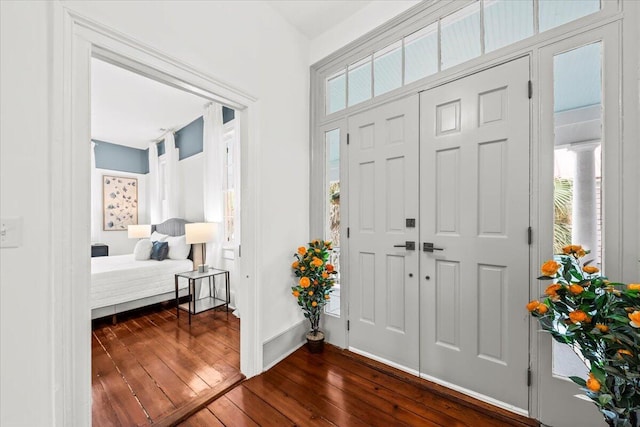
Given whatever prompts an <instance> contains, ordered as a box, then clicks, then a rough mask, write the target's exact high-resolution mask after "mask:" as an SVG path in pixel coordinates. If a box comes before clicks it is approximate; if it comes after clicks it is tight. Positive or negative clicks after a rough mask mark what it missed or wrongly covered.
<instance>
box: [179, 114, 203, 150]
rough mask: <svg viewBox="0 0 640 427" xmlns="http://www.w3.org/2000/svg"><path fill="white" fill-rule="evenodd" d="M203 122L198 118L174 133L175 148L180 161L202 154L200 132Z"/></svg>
mask: <svg viewBox="0 0 640 427" xmlns="http://www.w3.org/2000/svg"><path fill="white" fill-rule="evenodd" d="M203 130H204V120H203V119H202V117H198V118H197V119H195V120H194V121H192V122H191V123H189V124H188V125H186V126H185V127H183V128H182V129H180V130H179V131H177V132H176V134H175V139H176V147H177V148H178V149H179V152H180V156H179V157H178V158H179V159H180V160H183V159H186V158H187V157H191V156H193V155H195V154H198V153H201V152H202V132H203Z"/></svg>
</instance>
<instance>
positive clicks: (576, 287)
mask: <svg viewBox="0 0 640 427" xmlns="http://www.w3.org/2000/svg"><path fill="white" fill-rule="evenodd" d="M569 291H571V293H572V294H574V295H580V294H581V293H582V292H583V291H584V288H583V287H582V286H580V285H576V284H573V285H571V286H569Z"/></svg>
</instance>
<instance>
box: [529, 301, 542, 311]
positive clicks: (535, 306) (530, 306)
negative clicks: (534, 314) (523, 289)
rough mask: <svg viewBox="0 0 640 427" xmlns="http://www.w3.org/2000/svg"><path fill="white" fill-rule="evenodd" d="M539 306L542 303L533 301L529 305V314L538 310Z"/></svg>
mask: <svg viewBox="0 0 640 427" xmlns="http://www.w3.org/2000/svg"><path fill="white" fill-rule="evenodd" d="M539 305H540V301H538V300H533V301H531V302H530V303H529V304H527V310H529V312H531V311H534V310H535V309H536V308H538V306H539Z"/></svg>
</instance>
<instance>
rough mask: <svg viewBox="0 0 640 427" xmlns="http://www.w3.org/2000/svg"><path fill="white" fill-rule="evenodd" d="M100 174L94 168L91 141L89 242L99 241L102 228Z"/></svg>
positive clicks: (94, 148)
mask: <svg viewBox="0 0 640 427" xmlns="http://www.w3.org/2000/svg"><path fill="white" fill-rule="evenodd" d="M101 181H102V180H101V179H100V175H99V174H98V171H97V169H96V143H95V142H93V141H91V242H92V243H96V242H99V241H100V229H101V228H102V211H101V209H102V189H101V188H100V187H101V184H102V182H101Z"/></svg>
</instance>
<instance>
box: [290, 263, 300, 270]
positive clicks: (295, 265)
mask: <svg viewBox="0 0 640 427" xmlns="http://www.w3.org/2000/svg"><path fill="white" fill-rule="evenodd" d="M299 265H300V263H299V262H298V261H294V262H293V264H291V268H298V266H299Z"/></svg>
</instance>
